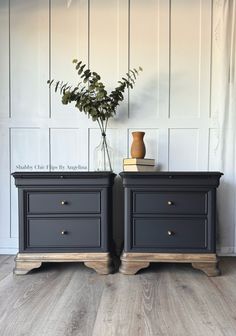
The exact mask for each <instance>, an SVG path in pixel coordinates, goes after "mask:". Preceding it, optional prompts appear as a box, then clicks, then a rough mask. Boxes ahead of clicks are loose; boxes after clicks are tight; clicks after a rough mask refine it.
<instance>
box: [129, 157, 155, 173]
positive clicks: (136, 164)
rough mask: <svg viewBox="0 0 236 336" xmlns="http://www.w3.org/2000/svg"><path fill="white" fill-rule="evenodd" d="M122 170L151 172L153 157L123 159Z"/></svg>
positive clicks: (153, 166)
mask: <svg viewBox="0 0 236 336" xmlns="http://www.w3.org/2000/svg"><path fill="white" fill-rule="evenodd" d="M123 169H124V171H137V172H145V171H147V172H151V171H155V170H156V167H155V160H154V159H124V160H123Z"/></svg>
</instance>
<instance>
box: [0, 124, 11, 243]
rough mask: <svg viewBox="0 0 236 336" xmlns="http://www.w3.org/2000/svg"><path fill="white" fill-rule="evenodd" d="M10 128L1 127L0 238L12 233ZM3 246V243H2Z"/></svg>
mask: <svg viewBox="0 0 236 336" xmlns="http://www.w3.org/2000/svg"><path fill="white" fill-rule="evenodd" d="M9 140H10V139H9V130H8V128H0V144H1V155H0V172H1V173H0V186H1V188H0V239H1V238H7V237H9V235H10V229H9V224H10V220H11V218H10V175H9V172H10V160H9V152H10V141H9ZM0 246H1V245H0Z"/></svg>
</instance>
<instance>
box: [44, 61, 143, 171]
mask: <svg viewBox="0 0 236 336" xmlns="http://www.w3.org/2000/svg"><path fill="white" fill-rule="evenodd" d="M73 63H74V64H75V70H76V71H77V73H78V76H79V78H80V81H79V83H78V84H77V85H75V86H73V85H69V84H68V83H65V82H63V81H55V80H54V79H52V80H48V81H47V83H48V84H49V87H52V86H54V87H55V92H58V91H59V93H60V95H61V97H62V103H63V104H65V105H67V104H70V103H72V102H74V103H75V107H76V108H78V109H79V111H80V112H84V113H85V114H87V115H88V118H90V117H91V118H92V120H93V121H97V122H98V125H99V128H100V130H101V133H102V135H105V136H106V130H107V124H108V120H109V119H110V118H112V117H114V115H115V114H116V110H117V107H118V105H119V103H120V102H121V101H122V100H124V92H125V90H127V89H133V87H134V85H135V82H136V79H137V76H138V75H139V73H140V71H142V68H141V67H139V68H138V70H137V69H135V68H134V69H130V70H129V71H128V72H127V73H126V75H125V76H124V77H122V79H121V80H120V81H118V86H117V87H116V88H115V89H114V90H112V91H111V92H110V93H108V92H107V91H106V88H105V85H104V84H103V82H102V81H101V77H100V76H99V75H98V74H97V73H96V72H94V71H91V70H90V69H87V68H86V64H83V63H82V61H78V60H77V59H75V60H73ZM105 136H103V138H104V139H105ZM105 140H106V139H105ZM105 146H106V150H107V154H108V147H107V143H106V141H105ZM108 158H109V154H108ZM109 165H110V168H111V163H110V158H109Z"/></svg>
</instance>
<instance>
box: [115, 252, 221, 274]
mask: <svg viewBox="0 0 236 336" xmlns="http://www.w3.org/2000/svg"><path fill="white" fill-rule="evenodd" d="M151 262H174V263H191V264H192V266H193V267H194V268H196V269H199V270H201V271H203V272H204V273H205V274H206V275H208V276H217V275H220V270H219V268H218V259H217V256H216V254H214V253H204V254H200V253H199V254H197V253H129V252H123V254H122V256H121V266H120V272H121V273H123V274H136V273H137V272H138V271H139V270H140V269H142V268H146V267H148V266H149V264H150V263H151Z"/></svg>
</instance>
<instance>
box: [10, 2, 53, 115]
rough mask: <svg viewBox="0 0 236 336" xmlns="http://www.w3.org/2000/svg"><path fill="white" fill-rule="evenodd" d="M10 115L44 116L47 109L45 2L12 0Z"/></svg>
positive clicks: (47, 64)
mask: <svg viewBox="0 0 236 336" xmlns="http://www.w3.org/2000/svg"><path fill="white" fill-rule="evenodd" d="M10 3H11V21H10V22H11V26H10V35H11V37H10V41H11V46H10V47H11V114H12V117H14V118H22V117H23V116H27V117H29V118H37V117H46V116H47V115H48V112H49V111H48V110H49V97H48V87H47V84H46V82H47V79H48V76H49V58H48V55H49V20H48V18H49V15H48V11H49V9H48V6H49V5H48V4H49V2H48V0H34V1H32V0H22V1H19V0H11V2H10Z"/></svg>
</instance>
